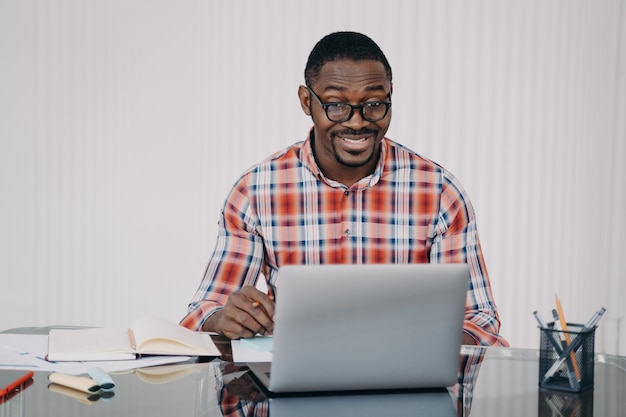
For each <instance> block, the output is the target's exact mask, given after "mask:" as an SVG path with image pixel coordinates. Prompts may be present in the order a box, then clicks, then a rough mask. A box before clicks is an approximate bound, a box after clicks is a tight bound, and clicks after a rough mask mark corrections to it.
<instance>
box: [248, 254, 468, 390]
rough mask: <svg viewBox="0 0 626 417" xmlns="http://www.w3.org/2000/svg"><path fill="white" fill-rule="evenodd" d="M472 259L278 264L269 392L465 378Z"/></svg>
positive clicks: (262, 375)
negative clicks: (461, 371) (462, 361)
mask: <svg viewBox="0 0 626 417" xmlns="http://www.w3.org/2000/svg"><path fill="white" fill-rule="evenodd" d="M468 285H469V267H468V266H467V265H466V264H446V265H437V264H402V265H397V264H394V265H382V264H374V265H299V266H285V267H283V268H281V269H280V271H279V277H278V287H279V289H278V293H277V302H276V313H275V316H274V341H273V356H272V362H271V364H270V363H250V364H248V366H249V367H250V370H251V371H252V372H253V374H254V377H255V378H256V380H257V382H258V383H259V384H260V385H262V387H264V388H265V389H266V390H267V391H266V392H267V393H268V394H270V395H272V394H273V395H277V394H281V393H304V392H329V391H360V390H385V389H414V388H434V387H446V386H450V385H453V384H454V383H455V382H456V380H457V373H458V366H459V353H460V348H461V339H462V330H463V315H464V311H465V300H466V296H467V289H468Z"/></svg>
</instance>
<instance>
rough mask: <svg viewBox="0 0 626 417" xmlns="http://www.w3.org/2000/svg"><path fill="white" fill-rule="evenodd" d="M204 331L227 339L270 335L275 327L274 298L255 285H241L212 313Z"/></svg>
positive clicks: (205, 323)
mask: <svg viewBox="0 0 626 417" xmlns="http://www.w3.org/2000/svg"><path fill="white" fill-rule="evenodd" d="M202 330H204V331H212V332H218V333H221V334H223V335H224V336H226V337H228V338H229V339H240V338H242V337H253V336H254V335H256V334H257V333H258V334H263V335H270V334H272V332H273V331H274V301H273V299H271V298H270V297H268V296H267V294H265V293H263V292H261V291H259V290H258V289H256V288H255V287H251V286H247V287H243V288H242V289H240V290H239V291H236V292H234V293H232V294H231V295H230V296H229V297H228V301H227V302H226V305H225V306H224V308H223V309H222V310H220V311H218V312H216V313H215V314H213V315H211V316H210V317H209V318H208V319H207V321H206V322H204V325H203V326H202Z"/></svg>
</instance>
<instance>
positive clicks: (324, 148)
mask: <svg viewBox="0 0 626 417" xmlns="http://www.w3.org/2000/svg"><path fill="white" fill-rule="evenodd" d="M305 82H306V85H303V86H300V87H299V90H298V96H299V97H300V105H301V107H302V110H303V111H304V113H305V114H307V115H309V116H311V118H312V119H313V124H314V127H313V141H312V144H313V153H314V155H315V160H316V162H317V164H318V166H319V167H320V169H321V170H322V172H323V173H324V175H325V176H327V177H329V178H331V179H333V180H336V181H339V182H341V183H343V184H345V185H347V186H350V185H352V184H354V183H355V182H356V181H358V180H360V179H361V178H364V177H366V176H367V175H369V174H371V173H372V172H373V171H374V170H375V168H376V164H377V162H378V157H379V155H380V144H381V142H382V140H383V138H384V135H385V134H386V132H387V130H388V129H389V123H390V121H391V93H392V82H391V67H390V66H389V62H388V61H387V58H385V55H384V54H383V52H382V51H381V50H380V48H379V47H378V45H376V43H374V41H372V40H371V39H370V38H368V37H367V36H365V35H362V34H359V33H354V32H337V33H332V34H330V35H327V36H326V37H324V38H323V39H322V40H320V41H319V42H318V43H317V44H316V45H315V47H314V48H313V50H312V51H311V54H310V55H309V59H308V61H307V65H306V69H305Z"/></svg>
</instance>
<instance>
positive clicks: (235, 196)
mask: <svg viewBox="0 0 626 417" xmlns="http://www.w3.org/2000/svg"><path fill="white" fill-rule="evenodd" d="M245 190H246V186H245V181H244V180H243V179H242V180H240V182H239V183H238V184H237V185H236V186H235V187H234V188H233V190H232V191H231V193H230V194H229V196H228V198H227V200H226V203H225V205H224V208H223V210H222V213H221V217H220V220H219V223H218V237H217V243H216V246H215V250H214V251H213V254H212V255H211V258H210V260H209V263H208V265H207V268H206V271H205V273H204V277H203V279H202V282H201V283H200V286H199V288H198V290H197V292H196V294H195V295H194V297H193V298H192V300H191V302H190V303H189V306H188V312H187V314H186V315H185V317H183V319H182V320H181V321H180V324H181V325H182V326H184V327H187V328H189V329H192V330H201V328H202V325H203V324H204V322H205V321H206V319H207V318H208V317H209V316H210V315H212V314H213V313H215V312H216V311H217V310H219V309H221V308H223V307H224V305H225V304H226V301H227V300H228V297H229V296H230V294H231V293H233V292H235V291H237V290H239V289H240V288H242V287H244V286H246V285H254V284H255V283H256V280H257V278H258V276H259V272H260V270H261V267H262V264H263V242H262V239H261V237H260V236H259V235H258V233H257V232H256V230H255V226H254V223H253V222H252V220H251V216H250V202H249V199H248V197H247V194H246V192H245Z"/></svg>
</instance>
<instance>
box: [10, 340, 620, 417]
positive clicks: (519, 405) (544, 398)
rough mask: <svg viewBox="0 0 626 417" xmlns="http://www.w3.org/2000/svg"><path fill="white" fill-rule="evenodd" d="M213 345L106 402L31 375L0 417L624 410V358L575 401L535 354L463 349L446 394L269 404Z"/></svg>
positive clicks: (607, 360) (129, 383) (600, 369)
mask: <svg viewBox="0 0 626 417" xmlns="http://www.w3.org/2000/svg"><path fill="white" fill-rule="evenodd" d="M216 342H217V344H218V346H219V347H220V350H221V351H222V352H223V355H222V356H221V357H220V358H216V359H212V358H208V359H212V360H209V361H205V362H203V361H195V362H193V363H191V362H190V363H183V364H176V365H167V366H162V367H155V368H146V369H141V370H135V371H129V372H126V373H121V374H112V377H113V379H114V381H115V383H116V387H115V390H114V395H113V396H112V397H110V398H105V397H100V398H91V399H89V398H87V395H70V394H69V393H65V392H57V391H54V390H52V389H50V388H49V386H48V380H47V377H48V373H47V372H36V373H35V377H34V381H33V383H32V385H30V386H29V387H27V388H26V389H24V390H23V391H22V392H20V393H19V394H17V395H15V396H13V397H12V398H11V399H10V400H8V401H5V402H4V403H1V404H0V417H17V416H66V417H71V416H116V417H123V416H133V417H136V416H155V417H158V416H177V417H183V416H189V417H213V416H216V417H221V416H258V417H262V416H271V417H282V416H328V415H333V416H359V417H364V416H381V415H390V416H392V415H393V416H395V415H408V416H418V417H419V416H428V417H437V416H440V417H443V416H450V417H452V416H469V415H471V416H482V417H485V416H498V417H501V416H507V417H509V416H513V417H515V416H519V417H522V416H561V415H563V416H592V415H593V416H597V417H607V416H608V417H610V416H616V417H617V416H622V415H624V413H625V410H626V358H624V357H617V356H611V355H603V354H598V355H596V364H595V386H594V389H593V390H589V391H586V392H584V393H581V394H567V393H560V392H557V391H552V392H550V391H542V390H540V389H539V388H538V372H539V365H538V350H532V349H513V348H478V347H469V346H464V347H463V348H462V351H461V363H460V369H464V370H465V372H463V374H462V375H460V380H461V382H460V383H459V384H457V385H456V386H453V387H449V388H447V389H445V390H433V391H425V392H424V391H422V392H396V393H373V394H368V395H363V394H352V395H333V396H306V397H297V398H279V399H267V398H266V397H265V396H264V395H263V394H262V392H260V391H259V390H258V389H257V388H256V385H255V384H254V383H253V381H252V379H251V378H250V376H249V374H248V372H247V368H246V367H245V366H243V365H238V364H234V363H232V362H231V361H230V360H231V356H230V348H229V347H230V344H229V342H228V341H226V340H224V339H221V338H216ZM418 360H424V359H421V358H420V359H418ZM425 360H427V359H425ZM72 394H75V392H74V393H72Z"/></svg>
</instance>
